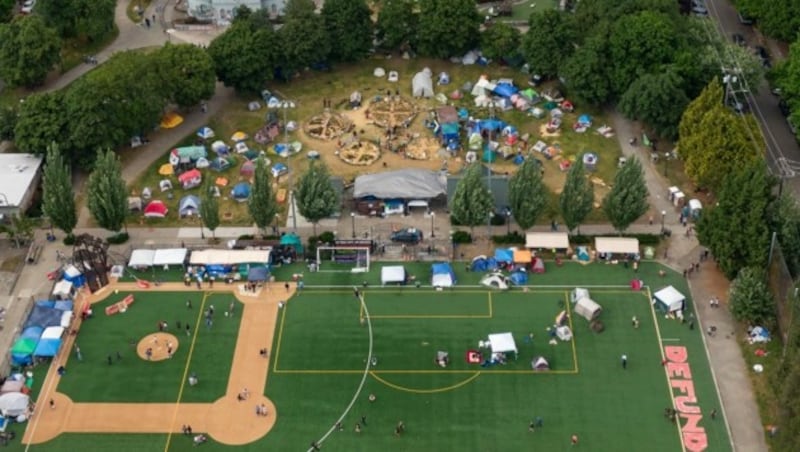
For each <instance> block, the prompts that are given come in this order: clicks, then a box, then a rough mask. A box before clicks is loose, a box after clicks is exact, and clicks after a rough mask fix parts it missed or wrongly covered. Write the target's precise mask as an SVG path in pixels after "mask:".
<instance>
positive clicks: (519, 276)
mask: <svg viewBox="0 0 800 452" xmlns="http://www.w3.org/2000/svg"><path fill="white" fill-rule="evenodd" d="M509 278H510V279H511V282H513V283H514V284H516V285H518V286H521V285H523V284H527V283H528V272H521V271H516V272H514V273H512V274H511V276H509Z"/></svg>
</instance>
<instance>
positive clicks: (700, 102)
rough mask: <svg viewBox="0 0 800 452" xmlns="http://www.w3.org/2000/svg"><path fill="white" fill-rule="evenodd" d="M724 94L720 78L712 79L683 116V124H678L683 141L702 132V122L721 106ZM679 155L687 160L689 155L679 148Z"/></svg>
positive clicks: (687, 107) (679, 134) (690, 103)
mask: <svg viewBox="0 0 800 452" xmlns="http://www.w3.org/2000/svg"><path fill="white" fill-rule="evenodd" d="M723 95H724V93H723V91H722V84H721V83H720V80H719V78H718V77H714V78H712V79H711V80H710V81H709V83H708V85H706V87H705V88H703V91H701V92H700V94H699V95H698V96H697V97H695V98H694V99H693V100H692V101H691V102H689V105H687V106H686V109H685V110H684V111H683V115H682V116H681V122H680V123H679V124H678V136H679V137H680V138H681V139H683V138H684V137H690V136H693V135H696V134H697V133H698V132H700V131H702V130H703V129H702V125H701V123H702V121H703V119H704V118H705V117H706V115H707V114H708V113H709V112H710V111H712V110H714V108H715V107H716V106H717V105H719V104H721V103H722V101H723V97H722V96H723ZM678 153H679V155H680V157H681V158H683V159H686V158H687V155H686V154H685V152H684V150H683V149H681V147H680V146H679V147H678Z"/></svg>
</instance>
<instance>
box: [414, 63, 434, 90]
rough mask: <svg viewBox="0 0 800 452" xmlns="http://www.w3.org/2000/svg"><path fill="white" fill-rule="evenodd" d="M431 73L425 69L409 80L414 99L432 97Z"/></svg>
mask: <svg viewBox="0 0 800 452" xmlns="http://www.w3.org/2000/svg"><path fill="white" fill-rule="evenodd" d="M431 76H432V72H431V70H430V69H429V68H425V69H423V70H421V71H419V72H417V73H416V74H415V75H414V78H413V79H411V93H412V95H413V96H414V97H433V80H432V79H431Z"/></svg>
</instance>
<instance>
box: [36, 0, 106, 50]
mask: <svg viewBox="0 0 800 452" xmlns="http://www.w3.org/2000/svg"><path fill="white" fill-rule="evenodd" d="M116 3H117V2H116V1H114V0H38V1H37V3H36V14H37V15H41V16H42V17H43V18H44V19H45V21H46V22H47V23H48V25H50V26H51V27H54V28H55V29H56V30H57V31H58V34H59V35H60V36H63V37H65V38H74V37H85V38H87V39H88V40H89V41H97V40H99V39H101V38H103V37H104V36H106V35H107V34H108V33H110V32H111V30H113V29H114V10H115V8H116V6H117V5H116Z"/></svg>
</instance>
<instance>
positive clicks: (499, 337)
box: [489, 333, 517, 355]
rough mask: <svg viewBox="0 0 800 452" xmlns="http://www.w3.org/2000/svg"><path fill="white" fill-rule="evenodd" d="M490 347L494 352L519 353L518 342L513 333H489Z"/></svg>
mask: <svg viewBox="0 0 800 452" xmlns="http://www.w3.org/2000/svg"><path fill="white" fill-rule="evenodd" d="M489 347H490V348H491V349H492V353H510V352H514V354H515V355H516V353H517V343H516V342H515V341H514V335H513V334H511V333H497V334H490V335H489Z"/></svg>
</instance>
